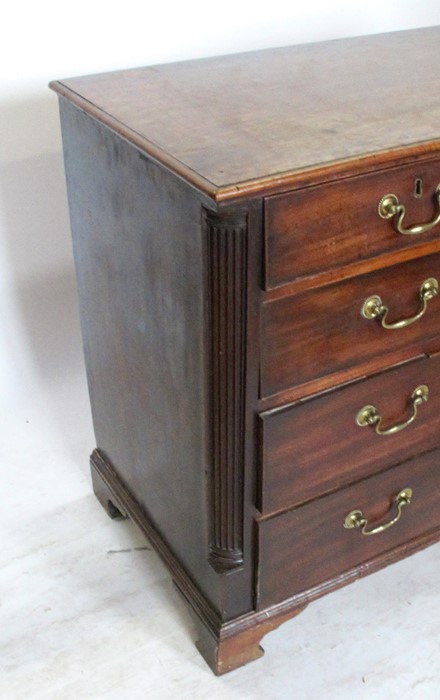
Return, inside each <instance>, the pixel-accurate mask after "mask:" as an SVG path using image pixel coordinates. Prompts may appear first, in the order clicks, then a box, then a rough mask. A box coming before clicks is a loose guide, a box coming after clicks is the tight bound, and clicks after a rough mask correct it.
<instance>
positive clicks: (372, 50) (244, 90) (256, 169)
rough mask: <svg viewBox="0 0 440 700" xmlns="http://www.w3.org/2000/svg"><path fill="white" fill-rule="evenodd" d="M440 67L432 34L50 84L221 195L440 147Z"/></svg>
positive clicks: (439, 48) (439, 30) (436, 30)
mask: <svg viewBox="0 0 440 700" xmlns="http://www.w3.org/2000/svg"><path fill="white" fill-rule="evenodd" d="M439 64H440V27H430V28H426V29H417V30H410V31H401V32H394V33H391V34H379V35H375V36H367V37H359V38H355V39H340V40H334V41H326V42H322V43H315V44H306V45H303V46H293V47H288V48H278V49H271V50H264V51H256V52H251V53H242V54H236V55H232V56H224V57H216V58H208V59H202V60H194V61H185V62H180V63H174V64H166V65H161V66H153V67H147V68H136V69H132V70H122V71H117V72H112V73H104V74H101V75H94V76H87V77H82V78H72V79H68V80H63V81H57V82H54V83H52V84H51V87H52V88H53V89H54V90H56V91H57V92H58V93H60V94H62V95H64V96H65V97H67V98H68V99H71V100H72V101H73V102H76V104H78V105H79V106H80V107H81V108H82V109H84V110H85V111H87V112H89V113H91V114H92V115H93V116H94V117H96V118H98V119H100V120H101V121H103V122H104V123H106V124H108V125H109V126H110V127H111V128H113V129H114V130H115V131H117V132H118V133H120V134H122V135H123V136H125V137H126V138H128V139H129V140H130V141H132V142H133V143H135V144H136V145H137V146H138V147H139V148H141V149H142V150H145V151H146V152H147V153H149V154H151V155H152V156H154V157H155V158H157V159H158V160H160V161H162V162H164V163H165V164H166V165H167V166H168V167H170V168H171V169H173V170H174V171H175V172H178V173H179V174H181V175H182V176H184V177H185V178H187V179H188V180H190V181H191V182H193V183H194V184H196V185H198V186H199V187H200V188H201V189H202V190H204V191H205V192H207V193H208V194H210V195H211V196H215V197H216V198H218V199H221V198H225V197H228V196H237V195H239V194H240V193H246V192H249V191H251V190H252V189H256V188H258V183H259V182H261V180H265V181H266V186H268V187H269V189H270V188H271V187H272V188H274V187H275V185H277V186H279V184H280V182H281V183H282V182H283V181H286V182H287V181H288V179H289V177H291V176H292V174H293V173H298V171H302V170H305V169H310V168H317V167H322V166H323V165H324V166H325V165H326V164H329V163H335V162H346V161H350V160H351V159H353V158H356V157H359V156H363V157H367V158H368V157H369V156H373V155H374V154H376V155H377V154H378V153H382V154H384V157H385V154H386V152H388V154H389V152H390V151H395V152H396V153H402V149H406V152H407V153H408V154H411V153H412V151H411V146H412V145H414V144H419V146H418V153H419V154H420V152H432V151H435V150H437V151H439V150H440V100H439V83H440V80H439V72H438V66H439ZM323 115H325V116H324V118H323ZM421 143H424V144H425V151H423V149H422V151H421V149H420V144H421ZM408 147H409V148H408ZM415 153H416V151H415V149H414V154H415ZM240 183H241V184H240Z"/></svg>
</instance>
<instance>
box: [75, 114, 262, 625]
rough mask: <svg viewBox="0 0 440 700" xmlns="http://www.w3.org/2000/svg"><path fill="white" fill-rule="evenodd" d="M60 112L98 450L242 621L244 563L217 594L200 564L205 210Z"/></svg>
mask: <svg viewBox="0 0 440 700" xmlns="http://www.w3.org/2000/svg"><path fill="white" fill-rule="evenodd" d="M61 109H62V124H63V137H64V147H65V163H66V173H67V181H68V190H69V205H70V214H71V224H72V233H73V243H74V252H75V260H76V268H77V275H78V293H79V300H80V311H81V322H82V329H83V337H84V348H85V358H86V368H87V376H88V382H89V389H90V398H91V404H92V413H93V420H94V428H95V435H96V441H97V446H98V448H99V449H100V451H101V453H102V454H103V455H104V456H105V457H106V458H107V459H108V460H109V462H110V463H111V464H113V465H114V467H115V469H116V471H117V472H118V474H119V475H120V476H121V478H122V479H123V481H124V483H125V484H126V485H127V487H128V488H129V489H130V490H131V491H132V493H134V494H136V498H137V500H138V502H139V504H140V505H141V506H142V507H143V508H144V509H145V511H146V512H147V513H148V517H149V518H150V520H151V521H152V522H153V523H154V525H155V527H156V528H157V530H158V531H159V532H161V533H166V538H167V541H168V543H169V546H170V548H171V549H172V550H173V551H174V553H175V555H176V557H177V558H178V559H179V560H180V561H181V562H182V565H183V566H185V567H186V569H187V570H188V572H189V574H190V575H191V576H193V577H194V579H195V580H197V582H198V585H199V586H200V588H201V590H202V591H203V592H204V593H205V594H206V595H207V596H208V597H209V598H210V600H211V601H212V603H213V604H214V605H216V606H217V607H218V609H219V610H220V611H221V614H222V615H224V616H225V617H226V618H227V617H231V616H234V615H237V614H241V613H243V612H245V611H246V610H249V608H250V606H251V605H252V590H251V583H250V578H249V577H250V575H251V568H250V567H251V558H250V557H248V558H247V561H246V565H247V568H245V569H243V571H242V572H241V573H239V574H238V575H237V576H236V577H235V578H234V580H233V582H232V583H231V586H230V587H229V588H228V589H227V590H226V589H225V587H224V586H223V585H222V583H221V580H220V579H219V577H218V576H217V574H216V572H215V571H214V570H213V569H212V568H211V566H210V565H209V563H208V559H207V553H208V552H209V544H210V532H211V525H210V523H211V515H212V513H211V510H210V504H209V503H208V502H207V498H206V496H207V493H208V488H209V483H208V480H209V473H210V470H211V453H210V448H209V442H208V439H209V437H208V436H209V430H208V428H207V426H206V421H207V419H208V416H209V414H210V407H209V405H208V387H209V384H210V379H209V373H210V360H209V351H208V348H207V347H206V346H205V334H206V332H207V331H206V318H207V315H208V309H207V305H206V294H205V285H206V278H205V274H206V266H205V262H204V261H205V255H206V248H205V240H204V235H203V233H202V212H201V204H202V203H203V201H202V200H201V199H200V197H199V195H198V194H197V192H195V191H194V190H191V189H190V188H189V187H188V186H187V185H186V184H185V183H184V182H183V181H182V180H179V179H176V178H174V177H173V176H172V175H170V173H168V172H167V171H166V170H163V169H161V168H160V167H159V166H157V165H156V164H154V163H152V162H151V161H149V160H148V159H146V158H145V157H143V156H142V155H141V154H140V153H139V152H138V151H136V149H134V148H133V147H132V146H131V145H130V144H128V143H126V142H125V141H123V140H122V139H119V138H117V137H116V136H115V135H114V134H113V133H112V132H110V131H109V130H108V129H106V128H104V127H103V126H102V125H101V124H99V123H98V122H96V121H95V120H93V119H91V118H90V117H89V116H88V115H86V114H84V113H82V112H81V111H79V110H78V109H77V108H75V107H73V106H71V105H69V104H68V103H67V102H65V101H62V104H61ZM182 231H184V233H185V235H183V236H182V235H181V234H182ZM237 468H238V466H237ZM241 483H242V479H241V478H240V488H241ZM249 528H250V525H247V529H248V530H249ZM241 529H243V526H241Z"/></svg>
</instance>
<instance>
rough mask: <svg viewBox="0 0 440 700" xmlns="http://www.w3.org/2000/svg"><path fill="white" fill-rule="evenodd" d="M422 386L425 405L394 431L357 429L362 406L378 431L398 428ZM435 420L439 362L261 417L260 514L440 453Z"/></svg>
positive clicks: (401, 369)
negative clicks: (369, 409)
mask: <svg viewBox="0 0 440 700" xmlns="http://www.w3.org/2000/svg"><path fill="white" fill-rule="evenodd" d="M421 385H426V386H428V388H429V395H428V400H427V401H426V402H423V403H421V404H420V405H419V406H416V409H417V415H416V418H415V419H414V420H413V422H411V423H410V424H409V425H407V426H406V427H405V428H403V429H402V430H400V431H399V432H396V433H394V434H391V435H378V434H377V433H376V431H375V426H370V425H366V426H363V427H361V426H359V425H358V424H357V423H356V417H357V414H358V413H359V411H360V410H361V409H362V408H363V407H364V406H374V407H375V408H376V409H377V413H378V414H379V415H380V416H381V417H382V423H381V426H380V429H381V430H383V429H388V428H389V427H393V426H394V425H400V424H402V423H404V422H405V421H407V420H408V418H409V417H411V416H412V414H413V411H414V408H413V402H412V399H411V396H412V393H413V391H414V390H415V389H416V388H417V387H419V386H421ZM439 415H440V355H437V356H436V357H432V358H430V359H426V358H424V359H420V360H414V361H412V362H409V363H406V364H404V365H399V366H397V367H396V368H394V369H390V370H387V371H386V372H382V373H381V374H377V375H374V376H372V377H369V378H368V379H364V380H361V381H357V382H353V383H351V384H347V385H345V387H342V388H339V389H334V390H332V391H328V392H324V393H323V394H319V395H317V396H315V397H314V398H313V397H312V398H310V399H307V400H305V401H304V400H303V401H299V402H297V403H295V404H292V405H290V406H287V407H285V408H281V409H274V410H271V411H266V412H265V413H262V414H261V415H260V421H261V423H260V431H261V449H260V454H261V464H260V499H259V500H260V502H259V504H258V505H259V508H260V511H261V512H262V513H263V514H270V513H273V512H276V511H278V510H282V509H287V508H291V507H293V506H294V505H297V504H299V503H304V502H305V501H307V500H311V499H312V498H316V497H317V496H320V495H322V494H324V493H327V492H329V491H333V490H335V489H337V488H340V487H341V486H346V485H348V484H350V483H352V482H353V481H355V480H359V479H362V478H364V477H366V476H369V475H371V474H374V472H375V471H379V470H380V469H384V468H385V467H387V466H391V465H392V464H397V463H398V462H401V461H403V460H405V459H407V458H408V457H411V456H412V455H416V454H420V453H422V452H426V451H427V450H430V449H433V448H434V447H437V446H440V430H439Z"/></svg>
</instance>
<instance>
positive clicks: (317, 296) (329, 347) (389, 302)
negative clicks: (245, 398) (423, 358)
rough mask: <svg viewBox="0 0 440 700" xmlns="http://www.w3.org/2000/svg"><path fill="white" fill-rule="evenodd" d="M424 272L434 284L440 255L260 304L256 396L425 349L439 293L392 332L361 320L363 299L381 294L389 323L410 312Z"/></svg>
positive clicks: (438, 331) (434, 332) (434, 331)
mask: <svg viewBox="0 0 440 700" xmlns="http://www.w3.org/2000/svg"><path fill="white" fill-rule="evenodd" d="M429 277H435V278H436V279H437V280H438V282H439V284H440V253H437V254H436V255H430V256H426V257H424V258H419V259H417V260H413V261H410V262H407V263H404V264H401V265H396V266H393V267H388V268H385V269H382V270H378V271H377V272H373V273H371V274H369V275H362V276H359V277H353V278H352V279H350V280H347V281H344V282H341V283H340V284H333V285H328V286H326V287H323V288H322V289H317V290H312V291H308V292H304V293H302V294H297V295H295V296H292V297H286V298H283V299H279V300H276V301H271V302H267V303H264V304H263V307H262V360H261V396H262V397H264V396H270V395H271V394H276V393H278V392H280V391H282V390H284V389H288V388H289V387H291V386H295V385H300V384H304V383H305V382H307V381H310V380H312V379H317V378H318V377H323V376H325V375H327V374H332V373H335V372H338V371H341V370H344V369H347V368H350V367H353V366H356V365H358V364H361V363H365V362H367V361H369V360H373V359H374V358H380V360H381V361H382V362H383V361H384V360H385V359H386V357H387V355H392V354H394V353H396V352H397V351H398V350H405V352H406V359H410V358H411V357H415V356H416V355H418V354H420V353H422V352H426V350H427V348H428V347H431V345H432V343H431V340H432V339H433V338H435V337H437V336H439V338H440V312H439V308H440V297H437V298H434V299H432V300H431V301H429V302H428V308H427V310H426V313H425V314H424V316H423V317H422V318H420V319H419V320H418V321H416V322H415V323H413V324H411V325H409V326H407V327H406V328H400V329H397V330H385V329H384V328H382V327H381V325H380V322H379V321H378V320H377V319H366V318H364V317H363V316H362V315H361V309H362V306H363V303H364V301H365V300H366V299H367V298H368V297H370V296H373V295H379V296H380V297H381V299H382V301H383V303H384V304H385V305H386V306H388V307H389V309H390V313H389V316H388V321H390V322H391V321H397V320H399V319H404V318H409V317H411V316H414V314H416V313H417V311H418V310H419V309H420V298H419V290H420V286H421V284H422V283H423V282H424V281H425V280H426V279H427V278H429ZM437 347H438V348H440V339H439V341H438V346H437ZM402 359H404V358H403V357H402Z"/></svg>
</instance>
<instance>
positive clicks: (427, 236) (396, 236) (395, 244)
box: [265, 161, 440, 288]
mask: <svg viewBox="0 0 440 700" xmlns="http://www.w3.org/2000/svg"><path fill="white" fill-rule="evenodd" d="M439 182H440V162H439V161H431V162H424V163H418V164H412V165H408V166H402V167H399V168H392V169H390V170H384V171H381V172H378V173H372V174H368V175H362V176H357V177H353V178H347V179H346V180H341V181H339V182H335V183H329V184H323V185H317V186H314V187H309V188H305V189H302V190H297V191H295V192H291V193H289V194H282V195H275V196H272V197H267V198H266V200H265V237H266V241H265V249H266V263H265V268H266V274H265V277H266V287H267V288H273V287H278V286H281V285H283V284H286V283H288V282H290V281H293V280H295V279H296V278H298V277H304V276H307V275H311V274H315V273H318V272H324V271H328V270H333V269H337V268H339V267H341V266H343V265H347V264H350V263H354V262H360V261H362V260H365V259H368V258H372V257H375V256H378V255H380V254H382V253H385V252H387V251H394V250H398V249H402V248H408V247H410V246H413V245H417V244H420V243H426V242H428V241H430V240H433V239H435V238H438V237H439V236H440V224H439V225H437V226H435V227H433V228H432V229H431V230H429V231H427V232H424V233H421V234H420V235H403V234H401V233H398V232H397V231H396V230H395V219H394V218H393V219H383V218H381V217H380V216H379V214H378V204H379V202H380V200H381V199H382V197H383V196H384V195H387V194H389V193H392V194H394V195H396V197H397V198H398V200H399V203H401V204H403V205H404V206H405V209H406V212H405V216H404V219H403V226H404V227H405V228H407V227H409V226H412V225H414V224H419V223H426V222H430V221H432V220H435V218H436V216H437V214H438V201H437V199H436V196H435V190H436V187H437V184H438V183H439Z"/></svg>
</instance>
